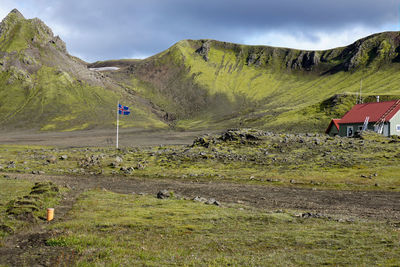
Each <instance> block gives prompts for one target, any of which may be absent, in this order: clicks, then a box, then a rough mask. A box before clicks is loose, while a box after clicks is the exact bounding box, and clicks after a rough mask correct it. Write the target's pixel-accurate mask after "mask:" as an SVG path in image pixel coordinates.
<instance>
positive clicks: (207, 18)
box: [0, 0, 400, 62]
mask: <svg viewBox="0 0 400 267" xmlns="http://www.w3.org/2000/svg"><path fill="white" fill-rule="evenodd" d="M13 8H17V9H18V10H19V11H20V12H21V13H22V14H23V15H24V16H25V17H26V18H33V17H38V18H40V19H42V20H43V21H44V22H45V23H46V24H47V25H48V26H50V27H51V28H52V29H53V31H54V33H55V34H57V35H60V37H61V38H62V39H63V40H64V41H65V42H66V43H67V49H68V51H69V52H70V53H71V54H73V55H75V56H78V57H80V58H82V59H84V60H86V61H88V62H93V61H96V60H105V59H117V58H144V57H147V56H151V55H153V54H155V53H158V52H161V51H163V50H165V49H167V48H168V47H170V46H171V45H173V44H174V43H176V42H178V41H179V40H182V39H203V38H207V39H216V40H221V41H227V42H235V43H242V44H254V45H272V46H280V47H291V48H299V49H310V50H314V49H328V48H334V47H338V46H343V45H348V44H350V43H352V42H354V41H355V40H357V39H359V38H362V37H365V36H367V35H370V34H372V33H376V32H382V31H393V30H399V29H400V18H399V12H400V1H399V0H303V1H301V0H278V1H271V0H201V1H200V0H142V1H139V0H112V1H110V0H0V17H1V18H3V17H5V16H6V15H7V14H8V12H9V11H11V10H12V9H13Z"/></svg>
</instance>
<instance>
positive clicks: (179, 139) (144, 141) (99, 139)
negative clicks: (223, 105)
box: [0, 129, 213, 147]
mask: <svg viewBox="0 0 400 267" xmlns="http://www.w3.org/2000/svg"><path fill="white" fill-rule="evenodd" d="M212 132H213V131H207V133H212ZM204 133H206V132H205V131H187V132H178V131H172V130H146V129H120V132H119V144H120V146H121V147H124V146H125V147H140V146H154V145H186V144H191V143H192V142H193V139H194V138H195V137H196V136H199V135H202V134H204ZM115 138H116V131H115V130H114V129H96V130H85V131H74V132H37V133H34V132H30V131H14V132H13V131H7V132H0V144H5V145H10V144H18V145H40V146H58V147H81V146H82V145H84V146H103V147H105V146H110V147H114V146H115Z"/></svg>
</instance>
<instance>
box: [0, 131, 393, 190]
mask: <svg viewBox="0 0 400 267" xmlns="http://www.w3.org/2000/svg"><path fill="white" fill-rule="evenodd" d="M0 165H1V169H2V170H3V171H7V172H20V173H21V172H22V173H46V174H59V175H64V174H67V175H106V176H111V175H124V176H127V177H130V176H131V177H143V178H148V179H152V178H162V179H163V178H166V179H176V180H182V181H213V182H226V181H229V182H235V183H250V184H273V185H282V186H288V185H290V186H292V185H295V186H300V187H310V188H314V187H316V188H321V189H323V188H324V189H327V188H329V189H355V190H394V191H399V190H400V179H399V174H398V173H399V170H400V142H399V140H398V139H397V138H395V137H394V138H385V137H380V136H376V135H374V134H370V135H365V136H364V137H363V138H340V137H329V136H325V135H315V134H299V135H292V134H273V133H270V132H264V131H259V130H251V129H247V130H236V131H235V130H232V131H225V132H223V133H221V134H216V135H205V136H202V137H199V138H197V139H196V140H195V141H194V143H193V145H187V146H155V147H148V148H146V147H145V148H128V147H127V148H122V149H120V150H115V149H114V148H105V147H103V148H51V147H27V146H20V145H16V146H5V145H3V146H0Z"/></svg>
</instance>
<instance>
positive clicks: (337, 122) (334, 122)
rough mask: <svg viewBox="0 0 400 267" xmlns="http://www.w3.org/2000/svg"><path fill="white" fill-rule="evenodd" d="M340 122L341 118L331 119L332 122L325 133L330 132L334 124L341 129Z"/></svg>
mask: <svg viewBox="0 0 400 267" xmlns="http://www.w3.org/2000/svg"><path fill="white" fill-rule="evenodd" d="M339 122H340V119H332V120H331V123H329V126H328V128H327V129H326V131H325V133H329V131H330V130H331V127H332V126H333V125H335V126H336V129H337V130H338V131H339Z"/></svg>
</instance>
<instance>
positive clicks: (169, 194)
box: [157, 189, 173, 199]
mask: <svg viewBox="0 0 400 267" xmlns="http://www.w3.org/2000/svg"><path fill="white" fill-rule="evenodd" d="M172 196H173V192H170V191H168V190H166V189H164V190H160V191H158V193H157V198H158V199H165V198H170V197H172Z"/></svg>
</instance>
